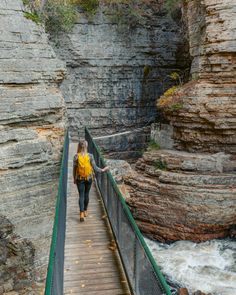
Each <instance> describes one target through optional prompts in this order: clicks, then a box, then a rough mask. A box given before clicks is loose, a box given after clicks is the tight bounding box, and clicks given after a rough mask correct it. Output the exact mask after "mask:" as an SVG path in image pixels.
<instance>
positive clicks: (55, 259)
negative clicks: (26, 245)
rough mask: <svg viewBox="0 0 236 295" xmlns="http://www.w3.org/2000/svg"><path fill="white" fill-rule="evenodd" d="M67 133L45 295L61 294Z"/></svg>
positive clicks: (62, 292)
mask: <svg viewBox="0 0 236 295" xmlns="http://www.w3.org/2000/svg"><path fill="white" fill-rule="evenodd" d="M68 149H69V134H68V131H67V132H66V134H65V140H64V147H63V154H62V160H61V168H60V178H59V186H58V193H57V201H56V210H55V216H54V225H53V234H52V239H51V247H50V256H49V262H48V271H47V278H46V286H45V293H44V294H45V295H63V294H64V290H63V275H64V245H65V222H66V196H67V169H68Z"/></svg>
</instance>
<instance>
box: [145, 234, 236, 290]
mask: <svg viewBox="0 0 236 295" xmlns="http://www.w3.org/2000/svg"><path fill="white" fill-rule="evenodd" d="M145 240H146V242H147V244H148V246H149V248H150V250H151V252H152V254H153V256H154V258H155V260H156V262H157V264H158V265H159V266H160V268H161V269H162V272H163V274H164V275H165V276H166V278H167V280H168V281H169V282H171V283H172V284H173V285H175V286H178V287H180V286H181V287H186V288H188V289H189V291H190V294H191V292H194V291H197V290H201V291H202V292H205V293H211V294H212V295H236V240H232V239H222V240H212V241H207V242H203V243H198V244H197V243H193V242H190V241H178V242H175V243H173V244H170V245H168V244H162V243H158V242H155V241H152V240H149V239H145Z"/></svg>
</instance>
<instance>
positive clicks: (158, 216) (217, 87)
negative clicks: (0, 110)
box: [126, 0, 236, 241]
mask: <svg viewBox="0 0 236 295" xmlns="http://www.w3.org/2000/svg"><path fill="white" fill-rule="evenodd" d="M186 18H187V21H188V31H189V43H190V54H191V56H192V58H193V61H192V68H191V72H192V76H193V80H192V81H191V82H189V83H187V84H186V85H184V86H183V87H182V88H181V89H180V90H178V91H177V94H178V97H180V101H179V102H180V103H181V104H180V105H181V108H179V109H178V110H172V111H170V110H166V111H165V115H166V117H167V118H168V119H169V121H170V124H171V125H172V128H173V140H174V143H173V149H172V150H165V149H159V150H158V149H157V147H156V148H155V147H154V148H153V149H150V150H149V151H147V152H146V153H145V154H144V156H143V158H142V159H140V160H139V161H138V162H137V164H136V171H134V172H133V173H132V174H131V175H130V176H129V177H127V179H126V183H127V185H128V187H129V191H130V198H129V199H128V202H129V204H130V206H131V208H132V211H133V213H134V216H135V217H136V219H137V220H138V223H139V225H140V227H141V229H142V230H143V231H144V232H145V233H147V234H148V235H149V236H150V237H152V238H154V239H157V240H160V241H175V240H193V241H204V240H208V239H213V238H222V237H225V236H229V235H233V232H234V231H235V225H236V214H235V212H236V178H235V177H236V176H235V172H236V149H235V148H236V137H235V136H236V80H235V73H236V47H235V46H236V4H235V2H234V1H229V0H214V1H212V0H204V1H203V0H202V1H200V0H191V1H188V2H187V4H186ZM177 94H176V93H175V94H174V95H175V97H174V95H173V99H175V98H176V95H177Z"/></svg>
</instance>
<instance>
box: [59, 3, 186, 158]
mask: <svg viewBox="0 0 236 295" xmlns="http://www.w3.org/2000/svg"><path fill="white" fill-rule="evenodd" d="M146 9H147V12H148V16H146V17H145V24H141V23H139V24H137V25H136V26H135V27H130V25H129V24H128V23H124V24H123V26H122V27H119V25H118V24H117V22H116V21H114V15H110V14H109V12H108V11H107V10H106V9H105V8H104V7H101V8H100V9H99V10H98V11H97V13H96V15H95V16H94V17H93V18H92V19H91V18H90V19H88V17H86V16H85V15H84V14H83V13H81V14H80V17H79V19H78V21H77V22H76V24H75V26H74V28H73V30H72V32H71V33H69V34H62V35H61V36H60V38H59V46H58V47H57V48H56V52H57V53H58V56H59V57H60V58H62V59H63V60H64V61H65V62H66V66H67V72H68V75H67V78H66V79H65V80H64V81H63V83H62V86H61V90H62V92H63V94H64V97H65V101H66V106H67V112H68V120H69V125H70V131H71V134H72V136H73V138H75V139H77V136H78V134H77V133H78V131H79V132H80V136H82V135H83V127H84V126H85V125H87V126H88V127H89V128H90V129H91V130H92V134H93V135H94V136H104V135H109V134H114V133H117V132H123V131H131V132H132V134H131V135H130V136H129V135H128V134H126V135H125V136H121V137H116V138H115V139H114V140H113V138H107V139H104V140H99V144H101V145H103V147H104V149H105V150H106V151H107V150H109V149H110V150H113V154H112V156H115V154H114V151H119V152H120V153H119V157H120V158H127V157H129V158H130V157H132V156H135V155H137V151H139V152H140V150H141V149H143V147H144V145H145V143H146V142H147V141H148V140H149V134H150V129H147V128H146V129H143V130H141V131H138V132H137V133H136V134H135V133H133V130H135V129H136V128H140V127H141V128H142V127H144V126H148V125H150V123H151V122H153V121H155V119H156V118H157V117H158V112H157V110H156V107H155V105H156V98H157V97H158V96H160V95H161V94H162V93H163V90H164V89H163V81H164V80H165V85H168V84H169V83H170V79H169V77H168V75H169V74H170V73H171V72H173V71H176V70H178V69H180V70H183V69H185V67H186V65H187V64H188V62H189V60H188V50H186V46H185V45H186V39H185V38H184V29H183V23H182V22H181V17H179V15H178V17H176V19H175V20H174V19H173V18H171V17H170V15H168V14H167V12H164V11H159V10H158V11H157V10H153V9H151V7H147V8H146ZM113 13H114V12H113ZM187 49H188V48H187ZM108 147H110V148H108ZM128 151H130V152H129V153H128ZM131 151H132V152H131ZM122 152H123V153H122ZM139 154H140V153H139Z"/></svg>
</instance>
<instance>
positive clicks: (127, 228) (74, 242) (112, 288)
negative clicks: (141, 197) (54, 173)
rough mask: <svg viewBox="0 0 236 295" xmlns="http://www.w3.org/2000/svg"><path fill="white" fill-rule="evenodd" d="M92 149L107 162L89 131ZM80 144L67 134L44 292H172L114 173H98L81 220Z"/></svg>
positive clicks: (114, 294)
mask: <svg viewBox="0 0 236 295" xmlns="http://www.w3.org/2000/svg"><path fill="white" fill-rule="evenodd" d="M85 137H86V140H87V141H88V143H89V152H91V153H93V155H94V157H95V161H96V163H97V165H98V166H99V167H104V166H105V161H104V159H103V157H102V155H101V153H100V151H99V148H98V147H97V145H96V143H95V142H94V140H93V139H92V137H91V135H90V133H89V131H88V130H87V129H85ZM75 153H76V144H74V143H69V137H68V134H67V136H66V138H65V143H64V149H63V159H62V164H61V173H60V181H59V188H58V196H57V205H56V212H55V221H54V228H53V236H52V243H51V250H50V258H49V264H48V273H47V281H46V288H45V295H52V294H53V295H63V294H65V295H69V294H75V295H125V294H127V295H129V294H135V295H141V294H142V295H162V294H163V295H164V294H167V295H171V292H170V289H169V286H168V285H167V283H166V281H165V279H164V277H163V275H162V274H161V272H160V270H159V268H158V266H157V265H156V263H155V261H154V259H153V257H152V255H151V253H150V251H149V249H148V247H147V245H146V243H145V241H144V239H143V237H142V234H141V233H140V231H139V229H138V227H137V225H136V223H135V221H134V219H133V217H132V215H131V213H130V211H129V208H128V206H127V205H126V203H125V200H124V199H123V197H122V195H121V193H120V191H119V189H118V187H117V185H116V183H115V181H114V179H113V178H112V175H111V173H110V172H107V173H102V174H100V173H98V174H97V175H96V181H95V182H94V184H93V186H92V188H91V192H90V203H89V215H88V217H86V220H85V222H82V223H81V222H79V206H78V192H77V188H76V186H75V185H74V183H73V177H72V168H73V163H72V161H73V156H74V154H75Z"/></svg>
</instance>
